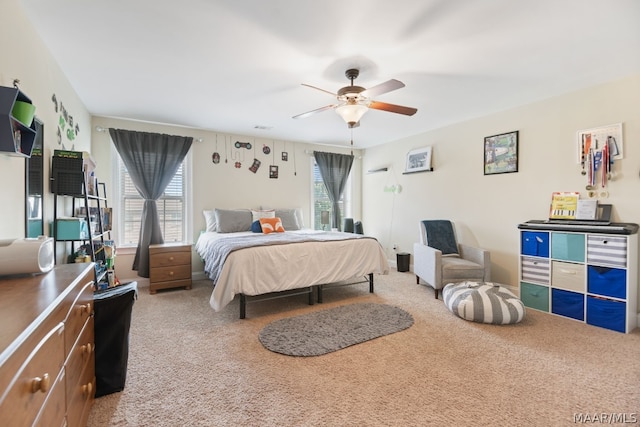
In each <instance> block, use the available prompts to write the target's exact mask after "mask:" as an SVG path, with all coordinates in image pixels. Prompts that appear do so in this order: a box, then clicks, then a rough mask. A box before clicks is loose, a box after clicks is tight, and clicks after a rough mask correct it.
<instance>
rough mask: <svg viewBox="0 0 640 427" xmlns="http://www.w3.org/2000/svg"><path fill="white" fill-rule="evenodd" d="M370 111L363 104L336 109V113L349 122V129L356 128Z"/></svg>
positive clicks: (346, 105)
mask: <svg viewBox="0 0 640 427" xmlns="http://www.w3.org/2000/svg"><path fill="white" fill-rule="evenodd" d="M368 110H369V108H368V107H367V106H366V105H361V104H344V105H340V106H338V107H336V108H335V111H336V113H338V114H339V115H340V117H342V119H343V120H344V121H345V122H347V124H348V125H349V127H354V126H355V124H356V123H358V122H359V121H360V119H361V118H362V116H364V113H366V112H367V111H368Z"/></svg>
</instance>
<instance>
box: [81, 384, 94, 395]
mask: <svg viewBox="0 0 640 427" xmlns="http://www.w3.org/2000/svg"><path fill="white" fill-rule="evenodd" d="M92 392H93V384H91V383H87V384H85V385H83V386H82V394H83V395H84V396H85V397H91V393H92Z"/></svg>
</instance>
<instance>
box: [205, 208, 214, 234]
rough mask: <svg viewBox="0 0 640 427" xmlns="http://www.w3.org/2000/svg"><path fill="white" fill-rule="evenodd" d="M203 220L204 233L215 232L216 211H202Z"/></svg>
mask: <svg viewBox="0 0 640 427" xmlns="http://www.w3.org/2000/svg"><path fill="white" fill-rule="evenodd" d="M202 214H203V215H204V220H205V221H206V223H207V228H206V231H217V227H216V211H214V210H212V211H202Z"/></svg>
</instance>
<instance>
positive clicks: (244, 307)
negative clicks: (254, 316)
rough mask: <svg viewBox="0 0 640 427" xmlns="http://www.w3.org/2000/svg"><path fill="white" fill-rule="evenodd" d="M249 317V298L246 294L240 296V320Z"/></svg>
mask: <svg viewBox="0 0 640 427" xmlns="http://www.w3.org/2000/svg"><path fill="white" fill-rule="evenodd" d="M246 317H247V297H246V296H245V295H244V294H240V318H241V319H244V318H246Z"/></svg>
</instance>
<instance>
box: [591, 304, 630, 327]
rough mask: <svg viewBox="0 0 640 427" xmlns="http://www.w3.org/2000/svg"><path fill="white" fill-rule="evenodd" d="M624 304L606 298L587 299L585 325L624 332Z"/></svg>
mask: <svg viewBox="0 0 640 427" xmlns="http://www.w3.org/2000/svg"><path fill="white" fill-rule="evenodd" d="M625 313H626V304H625V303H624V302H621V301H613V300H610V299H606V298H597V297H592V296H588V297H587V323H588V324H589V325H594V326H600V327H601V328H607V329H611V330H613V331H618V332H623V333H624V332H626V330H625V329H626V318H625Z"/></svg>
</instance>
